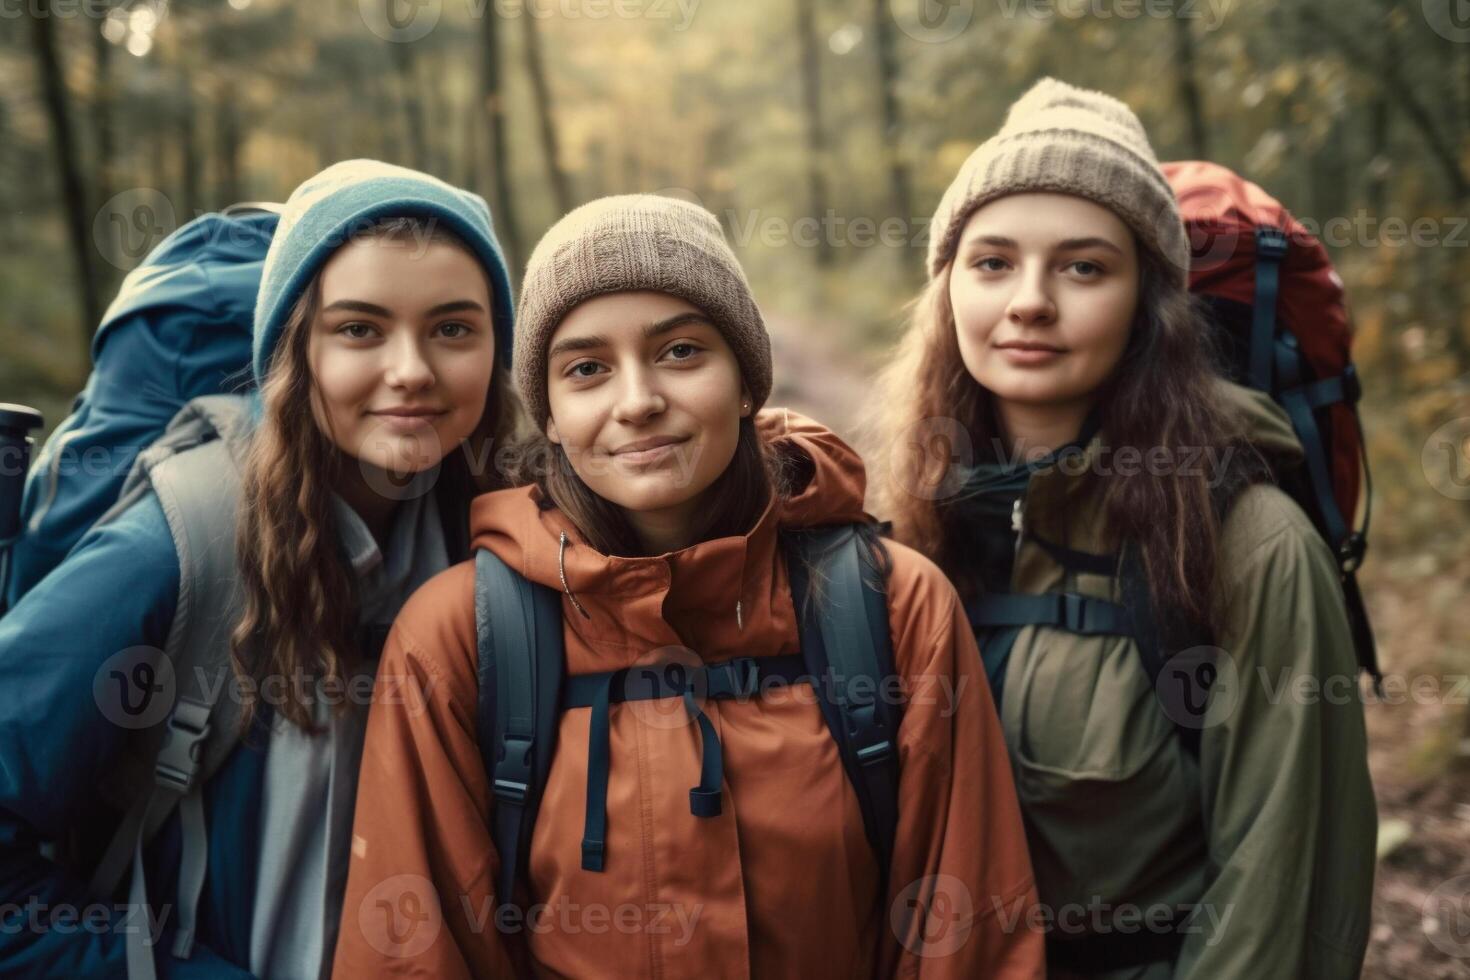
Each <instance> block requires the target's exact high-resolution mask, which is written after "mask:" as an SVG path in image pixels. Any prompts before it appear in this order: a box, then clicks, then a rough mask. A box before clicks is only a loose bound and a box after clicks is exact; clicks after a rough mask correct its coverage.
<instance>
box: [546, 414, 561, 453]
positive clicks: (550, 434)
mask: <svg viewBox="0 0 1470 980" xmlns="http://www.w3.org/2000/svg"><path fill="white" fill-rule="evenodd" d="M546 438H547V440H548V441H550V442H551V443H552V444H553V445H557V446H560V445H561V435H560V433H558V432H557V431H556V419H554V418H552V417H551V416H550V415H548V416H546Z"/></svg>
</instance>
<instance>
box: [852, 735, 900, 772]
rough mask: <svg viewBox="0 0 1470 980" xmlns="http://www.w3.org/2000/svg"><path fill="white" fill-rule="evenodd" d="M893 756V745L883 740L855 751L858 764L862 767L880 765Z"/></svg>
mask: <svg viewBox="0 0 1470 980" xmlns="http://www.w3.org/2000/svg"><path fill="white" fill-rule="evenodd" d="M892 755H893V743H892V742H890V741H888V739H886V738H885V739H884V740H883V741H881V742H878V743H876V744H874V745H867V746H864V747H863V748H860V749H858V750H857V760H858V763H859V764H860V765H862V766H864V767H867V766H877V765H882V764H883V763H885V762H887V761H888V760H889V758H891V757H892Z"/></svg>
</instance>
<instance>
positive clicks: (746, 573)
mask: <svg viewBox="0 0 1470 980" xmlns="http://www.w3.org/2000/svg"><path fill="white" fill-rule="evenodd" d="M756 430H757V432H758V433H759V434H760V436H761V438H762V440H763V441H765V442H766V443H767V445H769V446H771V447H772V449H773V450H774V451H775V452H777V453H779V454H781V455H782V456H784V457H786V459H787V460H788V461H789V462H790V463H791V464H792V466H793V468H794V470H795V472H796V473H797V474H798V477H797V480H796V484H797V487H798V489H796V490H795V491H794V492H792V493H791V494H790V495H788V496H785V497H776V498H774V499H772V501H771V502H770V504H769V505H768V506H767V507H766V509H765V511H764V512H763V513H762V514H761V516H760V518H759V519H758V520H757V521H756V523H755V526H754V527H752V528H751V529H750V530H749V531H748V532H746V533H745V534H744V535H740V536H731V537H724V538H714V539H711V540H708V541H701V542H698V543H696V544H693V545H690V546H689V547H687V548H684V549H682V550H680V551H675V552H670V553H668V554H665V555H658V556H647V557H632V558H625V557H617V556H612V555H605V554H602V553H601V552H599V551H597V550H596V549H594V548H593V547H592V546H591V545H589V544H588V543H587V541H586V539H585V538H584V537H583V536H582V534H581V532H580V531H578V530H577V528H576V526H575V525H573V524H572V522H571V521H570V520H569V519H568V518H567V516H566V515H565V514H563V513H562V512H561V511H560V510H559V509H557V508H556V507H554V506H545V508H544V509H543V503H544V502H543V499H542V494H541V491H540V489H539V488H537V487H534V486H527V487H517V488H514V489H510V490H500V491H496V492H494V493H488V494H484V495H482V496H480V497H478V498H476V500H475V501H474V504H473V505H472V507H471V512H470V529H471V534H472V538H473V543H474V546H475V547H476V548H488V549H490V550H491V551H493V552H494V553H495V554H496V555H498V556H499V557H500V558H501V560H503V561H504V562H505V563H506V564H507V565H509V566H510V567H511V568H514V569H517V570H518V571H520V573H521V574H522V575H524V576H525V577H526V578H528V579H530V580H531V581H533V582H536V583H538V584H540V585H545V586H548V587H550V588H553V589H556V590H557V591H559V592H562V593H563V594H564V595H566V596H567V597H568V598H570V599H572V600H573V603H574V605H576V606H577V608H578V609H579V610H580V611H582V612H583V614H584V615H585V616H588V618H601V617H597V616H595V614H596V613H597V612H598V610H597V608H596V607H597V606H598V605H603V604H606V603H608V602H609V601H612V606H613V608H612V609H610V610H607V612H608V614H609V616H610V617H612V618H618V619H623V618H634V617H635V616H636V612H635V608H634V605H633V604H632V603H631V602H630V600H633V599H635V598H637V597H646V598H649V599H652V598H654V597H655V596H657V597H658V601H659V603H660V604H662V603H663V602H665V601H666V599H667V600H673V601H674V602H675V604H682V605H687V606H688V607H689V608H695V607H696V606H698V605H699V604H700V603H707V604H709V607H710V608H713V609H721V610H723V609H725V608H727V607H728V609H729V610H730V611H731V613H732V615H735V616H737V618H743V620H744V621H748V620H750V619H751V617H752V616H753V615H755V616H759V614H760V611H761V610H763V609H765V610H769V609H770V604H771V603H772V602H773V599H772V593H773V592H779V591H780V589H779V588H773V575H772V570H771V566H772V564H773V559H774V558H775V556H776V537H777V535H776V532H777V531H778V530H780V529H782V528H802V527H818V526H824V525H833V524H850V523H855V522H864V521H869V520H871V518H870V517H869V516H868V515H867V514H865V513H864V511H863V494H864V491H865V489H866V484H867V477H866V472H865V470H864V467H863V461H862V458H861V457H860V456H859V455H858V454H857V452H856V451H855V450H854V449H852V447H850V446H848V445H847V443H845V442H843V441H842V439H840V438H838V436H837V435H836V434H835V433H833V432H832V431H831V430H830V429H828V428H827V427H826V426H824V425H822V424H821V423H819V422H816V421H814V420H812V419H809V418H807V417H805V416H803V415H800V414H798V413H796V412H793V411H790V410H789V409H785V408H769V409H763V410H762V411H760V412H759V413H758V414H757V415H756ZM563 534H565V541H563ZM696 570H697V575H691V574H689V573H690V572H694V571H696ZM671 578H672V579H675V580H677V585H675V586H673V587H671V584H670V580H671ZM781 587H783V588H784V579H783V580H782V583H781ZM674 592H677V593H678V595H677V596H675V595H674V594H673V593H674ZM737 603H742V605H743V617H742V614H737V613H735V607H736V605H737ZM789 605H790V603H789V600H788V601H787V602H786V606H787V607H788V608H789ZM589 608H590V609H591V612H588V609H589ZM568 611H569V612H570V610H568ZM648 611H649V612H650V613H651V614H652V615H654V616H655V617H658V616H659V615H660V612H661V610H660V609H659V608H658V607H653V608H650V609H649V610H648ZM662 611H664V612H667V611H669V610H666V609H665V610H662ZM741 628H742V629H743V628H744V623H743V622H742V625H741Z"/></svg>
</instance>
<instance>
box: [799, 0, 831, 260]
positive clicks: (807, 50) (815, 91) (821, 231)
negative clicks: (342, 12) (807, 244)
mask: <svg viewBox="0 0 1470 980" xmlns="http://www.w3.org/2000/svg"><path fill="white" fill-rule="evenodd" d="M815 6H816V0H797V2H796V40H797V43H798V44H799V45H801V81H802V96H803V103H804V105H805V108H806V148H807V194H808V199H809V202H810V204H811V209H812V216H813V217H814V218H816V220H817V224H818V230H817V264H818V265H821V266H829V265H831V264H832V259H833V257H834V255H833V251H832V242H831V241H830V239H829V238H828V236H827V234H826V232H825V229H826V220H825V219H826V215H827V173H826V171H827V139H826V134H825V133H824V132H823V128H822V61H821V57H822V52H821V48H820V46H819V45H818V43H817V26H816V10H815Z"/></svg>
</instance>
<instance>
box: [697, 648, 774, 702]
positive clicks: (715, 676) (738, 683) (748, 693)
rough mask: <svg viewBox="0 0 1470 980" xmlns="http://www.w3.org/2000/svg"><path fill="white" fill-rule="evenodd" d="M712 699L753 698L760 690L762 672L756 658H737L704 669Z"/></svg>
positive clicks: (706, 693)
mask: <svg viewBox="0 0 1470 980" xmlns="http://www.w3.org/2000/svg"><path fill="white" fill-rule="evenodd" d="M704 671H705V679H706V680H707V682H708V686H707V687H706V689H705V696H706V697H710V698H751V697H755V695H756V693H757V692H758V691H759V689H760V670H759V665H757V664H756V662H755V658H754V657H737V658H736V659H734V660H727V661H725V662H724V663H722V664H711V665H709V666H708V667H706V668H704Z"/></svg>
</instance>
